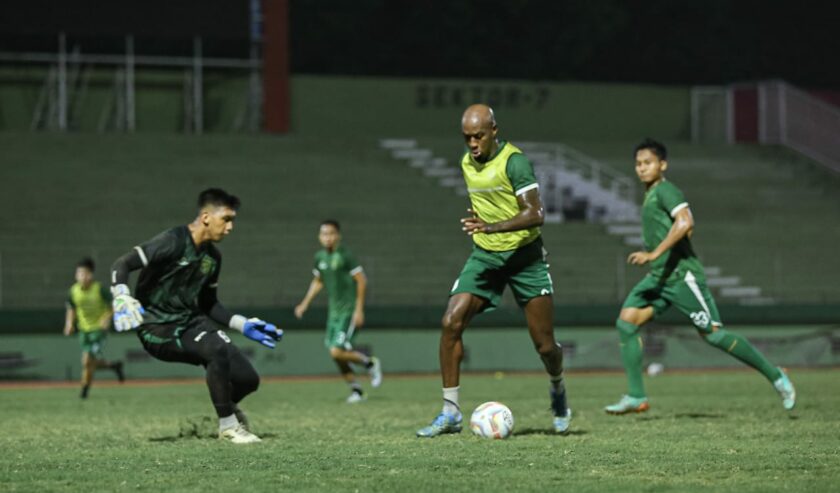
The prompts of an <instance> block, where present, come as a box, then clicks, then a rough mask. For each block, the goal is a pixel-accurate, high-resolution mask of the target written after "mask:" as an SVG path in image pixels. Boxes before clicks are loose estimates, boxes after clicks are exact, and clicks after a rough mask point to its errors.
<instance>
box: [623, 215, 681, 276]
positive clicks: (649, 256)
mask: <svg viewBox="0 0 840 493" xmlns="http://www.w3.org/2000/svg"><path fill="white" fill-rule="evenodd" d="M693 229H694V216H692V215H691V209H689V208H688V205H686V206H685V207H683V208H681V209H680V210H679V211H677V212H676V213H675V214H674V224H672V225H671V229H670V230H669V231H668V235H667V236H666V237H665V239H664V240H662V242H661V243H660V244H659V245H657V247H656V248H654V249H653V251H652V252H645V251H640V252H633V253H631V254H630V256H629V257H627V262H628V263H630V264H633V265H644V264H646V263H648V262H653V261H654V260H656V259H658V258H659V257H661V256H662V255H663V254H664V253H665V252H667V251H668V250H670V249H671V248H673V247H674V245H676V244H677V243H679V241H680V240H682V239H683V238H685V237H686V236H687V235H690V234H691V231H692V230H693Z"/></svg>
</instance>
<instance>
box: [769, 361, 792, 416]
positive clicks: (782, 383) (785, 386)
mask: <svg viewBox="0 0 840 493" xmlns="http://www.w3.org/2000/svg"><path fill="white" fill-rule="evenodd" d="M779 371H780V372H781V373H782V376H781V377H779V378H778V379H777V380H776V381H775V382H773V387H775V388H776V392H778V393H779V395H780V396H782V406H784V408H785V410H786V411H790V410H792V409H793V407H794V406H795V405H796V389H795V388H793V382H791V381H790V379H789V378H788V376H787V374H786V373H785V371H784V370H782V369H781V368H779Z"/></svg>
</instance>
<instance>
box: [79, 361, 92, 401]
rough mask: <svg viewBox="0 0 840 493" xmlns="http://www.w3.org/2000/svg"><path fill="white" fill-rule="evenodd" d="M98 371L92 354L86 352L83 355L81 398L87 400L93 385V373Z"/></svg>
mask: <svg viewBox="0 0 840 493" xmlns="http://www.w3.org/2000/svg"><path fill="white" fill-rule="evenodd" d="M95 370H96V363H95V360H94V359H93V358H92V357H91V355H90V352H88V351H84V352H83V353H82V382H81V383H82V391H81V393H80V394H79V397H81V398H82V399H87V397H88V393H89V392H90V385H91V384H92V383H93V372H94V371H95Z"/></svg>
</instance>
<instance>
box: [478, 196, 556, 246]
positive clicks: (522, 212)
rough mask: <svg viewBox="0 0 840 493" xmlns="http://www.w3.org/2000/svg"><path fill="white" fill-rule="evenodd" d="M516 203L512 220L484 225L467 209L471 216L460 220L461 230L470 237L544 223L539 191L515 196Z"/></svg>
mask: <svg viewBox="0 0 840 493" xmlns="http://www.w3.org/2000/svg"><path fill="white" fill-rule="evenodd" d="M516 202H517V204H519V212H518V213H517V214H516V215H515V216H513V217H512V218H510V219H507V220H505V221H499V222H497V223H486V222H484V221H483V220H482V219H481V218H479V217H478V215H476V213H475V211H474V210H472V209H467V213H469V214H471V216H470V217H465V218H463V219H461V229H463V230H464V231H465V232H466V233H467V234H468V235H470V236H472V235H474V234H476V233H486V234H492V233H504V232H506V231H519V230H520V229H530V228H534V227H536V226H542V224H543V222H544V221H545V209H544V208H543V205H542V200H540V192H539V190H537V189H536V188H535V189H532V190H528V191H527V192H525V193H522V194H521V195H517V196H516Z"/></svg>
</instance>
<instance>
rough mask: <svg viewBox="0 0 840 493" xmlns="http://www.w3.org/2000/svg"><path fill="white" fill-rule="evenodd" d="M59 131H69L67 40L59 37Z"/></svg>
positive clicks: (60, 35) (61, 36)
mask: <svg viewBox="0 0 840 493" xmlns="http://www.w3.org/2000/svg"><path fill="white" fill-rule="evenodd" d="M58 129H59V130H61V131H62V132H64V131H66V130H67V39H66V37H65V36H64V33H63V32H62V33H61V34H59V35H58Z"/></svg>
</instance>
